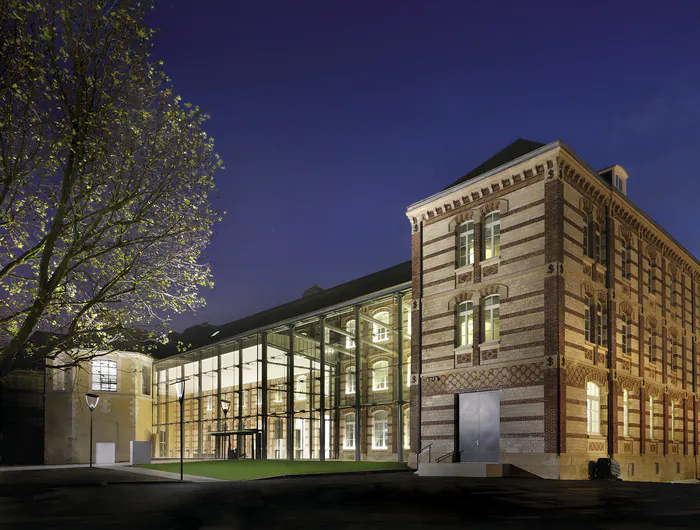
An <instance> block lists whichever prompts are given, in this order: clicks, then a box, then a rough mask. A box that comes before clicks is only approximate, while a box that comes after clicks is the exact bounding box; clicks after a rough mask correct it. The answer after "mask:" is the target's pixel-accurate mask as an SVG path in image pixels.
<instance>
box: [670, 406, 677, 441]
mask: <svg viewBox="0 0 700 530" xmlns="http://www.w3.org/2000/svg"><path fill="white" fill-rule="evenodd" d="M670 427H671V441H672V442H675V441H676V404H675V403H674V402H673V401H671V425H670Z"/></svg>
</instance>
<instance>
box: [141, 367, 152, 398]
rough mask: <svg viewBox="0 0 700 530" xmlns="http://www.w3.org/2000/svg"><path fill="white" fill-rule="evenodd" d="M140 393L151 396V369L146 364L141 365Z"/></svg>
mask: <svg viewBox="0 0 700 530" xmlns="http://www.w3.org/2000/svg"><path fill="white" fill-rule="evenodd" d="M141 393H142V394H143V395H145V396H150V395H151V367H150V366H148V365H146V364H143V365H141Z"/></svg>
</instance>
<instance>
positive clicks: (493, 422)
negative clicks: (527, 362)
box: [458, 391, 501, 462]
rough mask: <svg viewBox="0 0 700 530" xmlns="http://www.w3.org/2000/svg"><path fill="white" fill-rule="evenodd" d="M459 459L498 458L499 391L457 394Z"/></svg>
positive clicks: (466, 460)
mask: <svg viewBox="0 0 700 530" xmlns="http://www.w3.org/2000/svg"><path fill="white" fill-rule="evenodd" d="M458 423H459V450H460V451H461V452H460V458H459V460H460V462H498V455H499V452H500V437H501V393H500V392H498V391H495V392H473V393H469V394H459V418H458Z"/></svg>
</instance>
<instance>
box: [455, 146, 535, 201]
mask: <svg viewBox="0 0 700 530" xmlns="http://www.w3.org/2000/svg"><path fill="white" fill-rule="evenodd" d="M544 145H545V144H541V143H540V142H532V141H530V140H523V139H522V138H518V139H517V140H515V141H514V142H513V143H512V144H510V145H509V146H507V147H506V148H505V149H502V150H500V151H499V152H498V153H496V154H495V155H493V156H492V157H491V158H489V159H488V160H486V161H485V162H482V163H481V164H479V165H478V166H476V167H475V168H474V169H472V170H471V171H470V172H469V173H467V174H466V175H464V176H463V177H462V178H460V179H458V180H455V181H454V182H453V183H452V184H450V185H449V186H447V188H445V189H446V190H447V189H449V188H451V187H452V186H456V185H457V184H461V183H462V182H466V181H467V180H470V179H473V178H474V177H478V176H479V175H483V174H484V173H486V172H488V171H491V170H492V169H496V168H497V167H499V166H502V165H503V164H507V163H508V162H510V161H511V160H515V159H516V158H520V157H521V156H523V155H526V154H528V153H531V152H532V151H534V150H535V149H539V148H540V147H542V146H544Z"/></svg>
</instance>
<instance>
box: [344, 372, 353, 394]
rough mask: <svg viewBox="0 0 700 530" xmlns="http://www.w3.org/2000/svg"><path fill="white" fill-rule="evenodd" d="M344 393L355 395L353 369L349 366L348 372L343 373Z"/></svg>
mask: <svg viewBox="0 0 700 530" xmlns="http://www.w3.org/2000/svg"><path fill="white" fill-rule="evenodd" d="M345 393H346V394H354V393H355V367H354V366H350V367H349V368H348V371H347V372H346V373H345Z"/></svg>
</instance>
